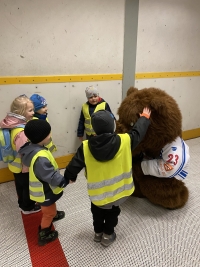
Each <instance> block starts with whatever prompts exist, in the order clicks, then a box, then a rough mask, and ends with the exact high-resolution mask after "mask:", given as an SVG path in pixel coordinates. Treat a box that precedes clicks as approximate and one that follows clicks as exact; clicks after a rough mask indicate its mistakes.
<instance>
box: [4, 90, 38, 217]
mask: <svg viewBox="0 0 200 267" xmlns="http://www.w3.org/2000/svg"><path fill="white" fill-rule="evenodd" d="M33 114H34V107H33V103H32V101H31V100H30V99H29V98H28V97H27V96H25V95H21V96H19V97H17V98H15V99H14V100H13V102H12V104H11V106H10V112H8V113H7V116H6V117H5V119H3V120H2V121H1V122H0V127H1V128H6V129H10V136H11V145H12V148H13V150H14V151H16V152H18V150H19V149H20V147H21V146H23V145H24V144H25V143H26V142H27V141H28V140H27V137H26V136H25V134H24V127H25V125H26V123H27V121H29V120H32V118H33ZM20 126H21V127H20ZM8 168H9V169H10V171H11V172H12V173H13V175H14V180H15V186H16V191H17V195H18V205H19V208H20V210H21V212H22V213H23V214H31V213H35V212H38V211H40V210H41V208H40V206H39V205H38V204H36V202H35V201H33V200H31V199H30V195H29V169H28V167H27V166H25V165H24V164H22V162H21V157H20V155H19V154H17V155H16V156H15V159H14V161H12V162H11V163H8Z"/></svg>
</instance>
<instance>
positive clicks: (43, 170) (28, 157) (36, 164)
mask: <svg viewBox="0 0 200 267" xmlns="http://www.w3.org/2000/svg"><path fill="white" fill-rule="evenodd" d="M24 132H25V135H26V136H27V138H28V139H29V140H30V142H28V143H26V144H25V145H24V146H23V147H21V148H20V150H19V153H20V154H21V157H22V162H23V163H24V164H25V165H27V166H29V189H30V198H31V199H32V200H34V201H37V203H39V204H40V206H41V210H42V220H41V224H40V226H39V230H38V245H40V246H43V245H45V244H47V243H49V242H51V241H54V240H55V239H57V237H58V232H57V231H55V230H52V222H55V221H58V220H61V219H63V218H64V217H65V212H64V211H58V210H57V208H56V201H57V200H58V199H60V197H61V196H62V195H63V188H64V187H65V186H67V185H68V183H69V180H67V179H65V178H64V177H63V176H62V175H61V174H60V171H59V169H58V165H57V163H56V161H55V159H54V157H53V155H52V154H51V152H50V151H49V150H48V149H47V148H46V144H48V142H49V140H50V138H51V126H50V124H49V123H48V122H47V121H46V120H31V121H29V122H28V123H27V124H26V126H25V128H24Z"/></svg>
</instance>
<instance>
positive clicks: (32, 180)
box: [29, 150, 63, 203]
mask: <svg viewBox="0 0 200 267" xmlns="http://www.w3.org/2000/svg"><path fill="white" fill-rule="evenodd" d="M38 157H45V158H47V159H48V160H49V161H50V162H51V164H52V165H53V166H54V169H55V170H57V169H58V165H57V163H56V161H55V159H54V157H53V156H52V154H51V152H50V151H49V150H40V151H39V152H38V153H36V154H35V156H34V157H33V159H32V160H31V165H30V168H29V192H30V199H32V200H34V201H38V202H40V203H42V202H44V201H45V192H44V188H43V183H42V182H40V181H39V180H38V179H37V177H36V176H35V173H34V171H33V166H34V163H35V161H36V160H37V158H38ZM49 187H50V189H51V190H52V192H53V193H54V194H59V193H60V192H62V191H63V188H60V187H58V186H51V185H49Z"/></svg>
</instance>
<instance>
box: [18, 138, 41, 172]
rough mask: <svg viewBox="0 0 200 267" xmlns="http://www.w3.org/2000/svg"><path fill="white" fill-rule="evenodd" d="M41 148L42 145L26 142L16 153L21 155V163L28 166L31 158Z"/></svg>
mask: <svg viewBox="0 0 200 267" xmlns="http://www.w3.org/2000/svg"><path fill="white" fill-rule="evenodd" d="M43 149H44V147H42V146H39V145H37V144H32V143H30V142H28V143H26V144H25V145H23V146H22V147H21V148H20V149H19V151H18V153H19V154H20V155H21V158H22V162H23V164H24V165H26V166H28V167H30V165H31V160H32V158H33V157H34V156H35V154H37V152H39V151H40V150H43Z"/></svg>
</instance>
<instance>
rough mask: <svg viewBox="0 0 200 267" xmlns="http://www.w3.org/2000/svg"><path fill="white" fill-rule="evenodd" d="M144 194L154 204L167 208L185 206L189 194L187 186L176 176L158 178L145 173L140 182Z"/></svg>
mask: <svg viewBox="0 0 200 267" xmlns="http://www.w3.org/2000/svg"><path fill="white" fill-rule="evenodd" d="M139 186H140V190H141V192H142V194H143V195H144V196H145V197H146V198H148V199H149V201H151V202H152V203H153V204H156V205H160V206H162V207H164V208H167V209H178V208H181V207H183V206H184V205H185V204H186V202H187V200H188V196H189V192H188V189H187V187H186V186H185V184H184V183H183V182H182V181H179V180H177V179H176V178H157V177H153V176H150V175H145V176H143V178H142V179H141V180H140V183H139Z"/></svg>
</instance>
